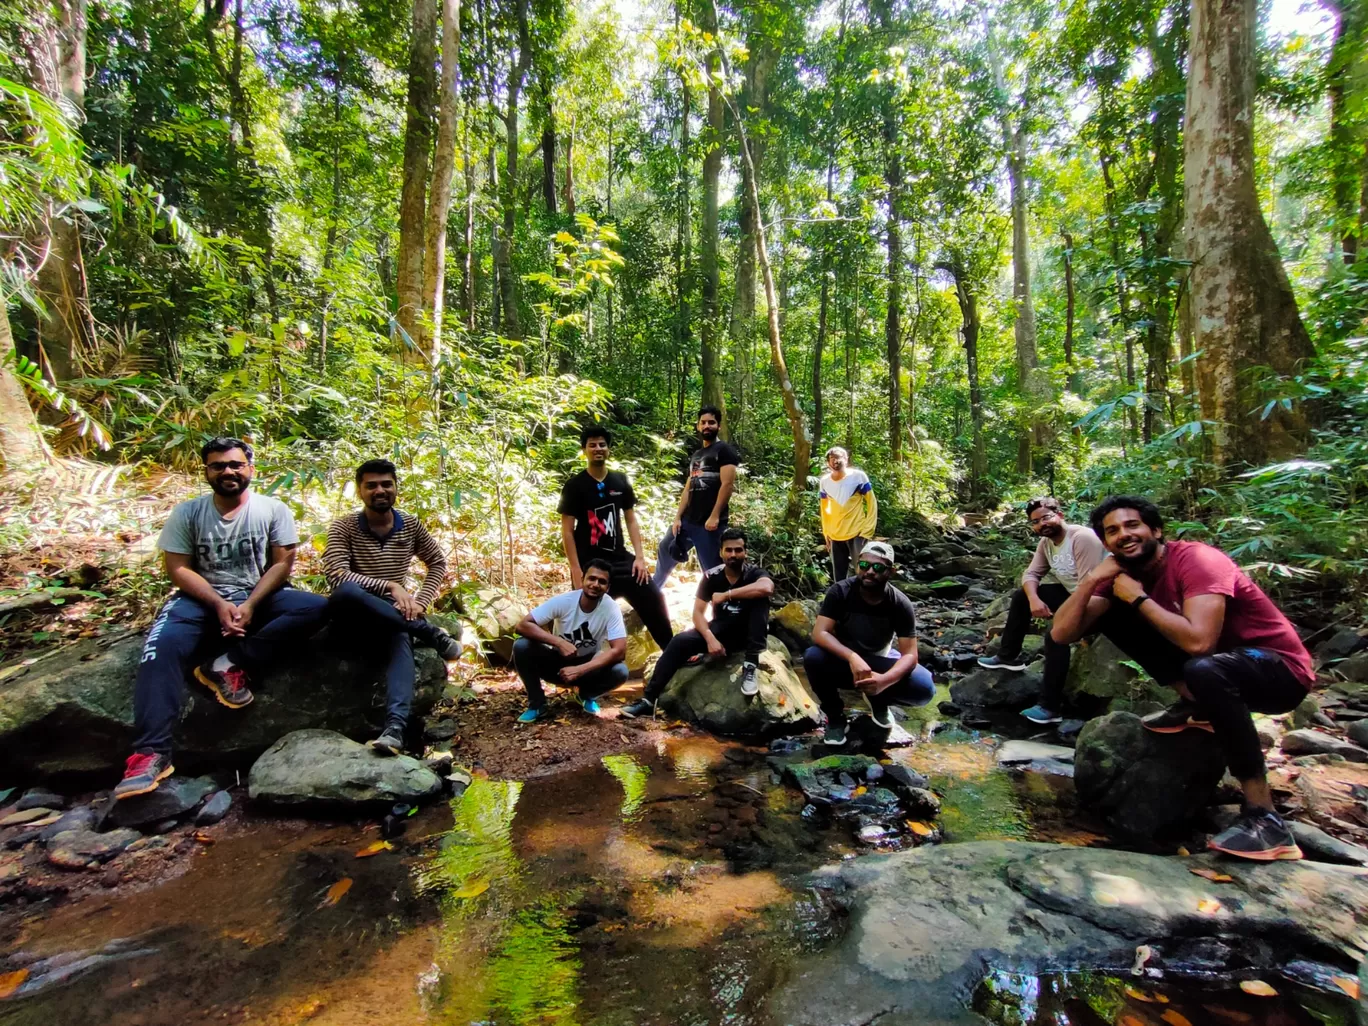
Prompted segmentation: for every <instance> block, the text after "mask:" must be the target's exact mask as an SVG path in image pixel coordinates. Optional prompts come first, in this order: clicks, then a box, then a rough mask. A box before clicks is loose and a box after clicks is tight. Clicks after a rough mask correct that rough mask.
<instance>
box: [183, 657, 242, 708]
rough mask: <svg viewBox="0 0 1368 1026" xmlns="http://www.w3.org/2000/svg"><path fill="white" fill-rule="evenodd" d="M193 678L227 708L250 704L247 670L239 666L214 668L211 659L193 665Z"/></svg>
mask: <svg viewBox="0 0 1368 1026" xmlns="http://www.w3.org/2000/svg"><path fill="white" fill-rule="evenodd" d="M195 679H196V680H197V681H199V682H200V683H201V684H203V685H204V686H205V687H206V688H208V689H209V690H210V691H212V692H213V693H214V697H215V698H217V699H218V700H219V701H220V702H221V703H222V704H224V705H226V706H227V707H228V708H229V709H241V708H242V707H243V706H244V705H251V704H252V698H253V697H254V696H253V695H252V691H251V689H250V688H249V687H247V671H246V670H244V669H242V668H241V667H239V666H229V667H228V668H227V669H225V670H216V669H214V663H213V661H212V660H211V661H209V662H207V663H204V664H202V665H200V666H196V667H195Z"/></svg>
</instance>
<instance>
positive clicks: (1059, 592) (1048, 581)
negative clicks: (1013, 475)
mask: <svg viewBox="0 0 1368 1026" xmlns="http://www.w3.org/2000/svg"><path fill="white" fill-rule="evenodd" d="M1026 519H1027V520H1028V521H1029V522H1030V525H1031V531H1032V532H1033V533H1034V534H1035V535H1036V536H1037V537H1038V538H1039V539H1040V544H1038V545H1037V546H1036V551H1035V555H1034V556H1033V557H1032V559H1031V564H1030V566H1028V567H1027V568H1026V572H1025V573H1023V574H1022V575H1021V587H1020V588H1019V589H1018V590H1017V592H1016V593H1015V594H1014V595H1013V596H1012V604H1011V606H1010V607H1009V608H1008V610H1007V624H1006V626H1005V627H1004V628H1003V630H1002V643H1001V645H1000V647H999V648H998V654H997V655H995V656H988V657H985V658H983V659H980V660H979V665H980V666H986V667H987V668H988V669H990V670H1016V671H1020V670H1024V669H1026V661H1025V660H1024V659H1023V658H1022V657H1021V643H1022V641H1023V640H1024V639H1025V637H1026V629H1027V628H1028V627H1029V626H1030V625H1031V619H1032V618H1033V617H1034V618H1035V619H1038V620H1048V619H1050V618H1051V617H1053V616H1054V611H1055V610H1056V609H1058V608H1059V607H1060V606H1062V605H1063V604H1064V601H1065V600H1066V599H1067V598H1068V597H1069V596H1070V595H1072V594H1073V591H1074V589H1075V588H1077V587H1078V582H1079V581H1080V580H1081V579H1082V578H1083V577H1084V576H1086V575H1087V574H1088V572H1089V571H1091V570H1092V569H1093V567H1095V566H1097V564H1098V563H1100V562H1102V560H1103V558H1105V557H1106V555H1107V550H1106V549H1105V548H1103V547H1102V542H1101V540H1100V539H1099V538H1098V537H1097V535H1096V534H1094V533H1093V532H1092V531H1091V530H1089V529H1088V528H1087V527H1085V526H1084V525H1082V524H1070V523H1067V522H1066V521H1065V520H1064V514H1063V513H1061V512H1060V510H1059V501H1058V500H1057V499H1054V498H1052V497H1050V496H1048V495H1046V496H1041V497H1039V498H1036V499H1032V500H1031V501H1030V502H1028V503H1026ZM1068 675H1069V646H1068V645H1061V644H1060V643H1059V642H1057V641H1055V640H1054V639H1053V638H1052V637H1050V634H1049V632H1048V631H1047V632H1046V634H1045V676H1044V681H1043V683H1042V685H1041V696H1040V701H1039V702H1038V703H1037V704H1035V705H1033V706H1031V707H1030V708H1029V709H1024V710H1022V713H1021V715H1022V716H1025V717H1026V718H1027V719H1028V720H1030V721H1031V722H1032V723H1042V724H1044V723H1058V722H1059V721H1060V720H1061V719H1062V718H1063V717H1061V716H1060V710H1061V709H1062V708H1063V705H1064V682H1065V679H1066V678H1067V677H1068Z"/></svg>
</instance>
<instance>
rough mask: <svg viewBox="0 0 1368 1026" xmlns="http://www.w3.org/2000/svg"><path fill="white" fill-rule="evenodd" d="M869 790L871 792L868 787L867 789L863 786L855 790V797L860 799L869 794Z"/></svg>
mask: <svg viewBox="0 0 1368 1026" xmlns="http://www.w3.org/2000/svg"><path fill="white" fill-rule="evenodd" d="M868 790H869V788H867V787H865V786H864V785H863V784H861V785H860V786H859V787H857V788H855V794H854V797H856V798H858V797H859V796H860V795H862V794H864V793H865V792H867V791H868Z"/></svg>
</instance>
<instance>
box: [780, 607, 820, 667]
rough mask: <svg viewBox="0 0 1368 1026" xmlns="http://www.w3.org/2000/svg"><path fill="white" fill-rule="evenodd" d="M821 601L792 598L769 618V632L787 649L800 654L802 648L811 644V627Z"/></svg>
mask: <svg viewBox="0 0 1368 1026" xmlns="http://www.w3.org/2000/svg"><path fill="white" fill-rule="evenodd" d="M820 608H821V603H820V602H819V601H817V600H816V599H794V600H793V601H792V602H789V603H788V604H787V605H784V606H781V607H780V608H779V609H778V610H777V611H776V612H775V614H774V616H772V617H771V618H770V632H771V633H772V634H774V635H775V637H777V638H778V639H779V640H780V641H782V642H783V643H784V645H785V646H786V647H787V648H788V650H789V651H790V652H792V653H794V654H795V655H802V654H803V650H804V649H806V648H807V647H808V646H809V645H811V644H812V629H813V628H814V627H815V626H816V625H817V610H818V609H820Z"/></svg>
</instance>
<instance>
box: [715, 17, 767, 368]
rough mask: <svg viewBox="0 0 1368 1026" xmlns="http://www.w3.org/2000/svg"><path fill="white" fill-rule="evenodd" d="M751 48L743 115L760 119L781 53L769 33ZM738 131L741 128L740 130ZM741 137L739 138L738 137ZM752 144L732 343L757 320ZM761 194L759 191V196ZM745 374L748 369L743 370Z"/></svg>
mask: <svg viewBox="0 0 1368 1026" xmlns="http://www.w3.org/2000/svg"><path fill="white" fill-rule="evenodd" d="M747 42H748V44H749V46H750V60H749V61H748V62H747V64H746V77H745V81H744V84H743V85H742V87H741V103H740V104H739V106H740V108H741V110H742V111H743V112H753V114H752V115H751V116H753V117H754V118H755V119H757V120H763V119H764V118H766V117H768V116H769V80H770V74H771V73H772V72H773V70H774V67H775V64H776V62H777V60H778V52H777V50H776V49H775V47H774V45H773V43H772V42H771V41H770V37H769V34H768V33H765V32H762V31H758V30H757V31H756V32H753V33H751V36H750V38H749V39H748V40H747ZM738 131H739V128H738ZM738 138H739V135H738ZM747 138H748V139H749V142H750V156H751V159H750V161H749V162H748V161H746V160H744V159H743V160H742V161H741V185H740V188H739V190H738V192H737V197H736V219H737V229H738V234H739V238H738V241H737V246H736V272H735V275H734V277H735V283H734V288H733V291H732V306H731V318H730V323H729V325H728V328H727V333H728V336H729V337H730V338H731V341H732V344H733V345H736V343H737V342H738V341H739V340H740V339H741V337H742V335H743V334H745V333H746V332H748V331H749V330H750V326H751V322H752V321H753V320H754V319H755V291H756V289H755V224H756V221H757V220H758V219H759V217H760V212H759V209H758V207H757V205H756V204H755V203H753V202H752V200H751V194H752V191H753V190H752V189H751V187H750V186H751V182H750V166H751V164H752V163H753V164H754V165H755V166H756V167H763V166H764V163H765V143H764V141H763V139H760V138H757V136H756V133H754V132H750V133H748V136H747ZM756 194H757V195H758V192H757V193H756ZM741 369H742V371H743V372H744V371H745V370H746V368H744V367H743V368H741Z"/></svg>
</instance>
